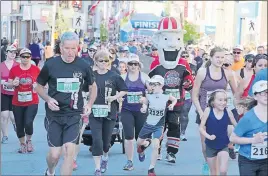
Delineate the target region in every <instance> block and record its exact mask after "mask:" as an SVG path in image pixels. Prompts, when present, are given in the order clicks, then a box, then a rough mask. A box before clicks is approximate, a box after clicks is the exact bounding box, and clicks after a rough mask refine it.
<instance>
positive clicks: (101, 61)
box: [98, 60, 110, 63]
mask: <svg viewBox="0 0 268 176" xmlns="http://www.w3.org/2000/svg"><path fill="white" fill-rule="evenodd" d="M98 62H100V63H103V62H105V63H108V62H110V61H109V60H99V61H98Z"/></svg>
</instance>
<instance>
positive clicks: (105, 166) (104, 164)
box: [100, 159, 108, 173]
mask: <svg viewBox="0 0 268 176" xmlns="http://www.w3.org/2000/svg"><path fill="white" fill-rule="evenodd" d="M100 169H101V173H104V172H106V170H107V169H108V160H107V161H105V160H103V159H102V160H101V168H100Z"/></svg>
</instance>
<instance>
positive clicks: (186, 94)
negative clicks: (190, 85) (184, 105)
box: [185, 91, 191, 100]
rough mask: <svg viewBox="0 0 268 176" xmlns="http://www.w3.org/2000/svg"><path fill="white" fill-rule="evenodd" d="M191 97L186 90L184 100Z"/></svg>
mask: <svg viewBox="0 0 268 176" xmlns="http://www.w3.org/2000/svg"><path fill="white" fill-rule="evenodd" d="M189 99H191V94H190V92H188V91H185V100H189Z"/></svg>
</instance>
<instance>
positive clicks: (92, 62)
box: [81, 57, 94, 67]
mask: <svg viewBox="0 0 268 176" xmlns="http://www.w3.org/2000/svg"><path fill="white" fill-rule="evenodd" d="M81 59H82V60H83V61H84V62H85V63H86V64H88V65H89V66H90V67H93V65H94V61H93V59H92V58H91V57H86V58H85V57H83V58H81Z"/></svg>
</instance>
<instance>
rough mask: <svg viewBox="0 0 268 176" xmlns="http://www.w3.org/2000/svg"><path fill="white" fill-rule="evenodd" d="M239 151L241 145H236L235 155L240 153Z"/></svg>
mask: <svg viewBox="0 0 268 176" xmlns="http://www.w3.org/2000/svg"><path fill="white" fill-rule="evenodd" d="M239 149H240V145H239V144H235V146H234V152H235V153H238V152H239Z"/></svg>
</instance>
